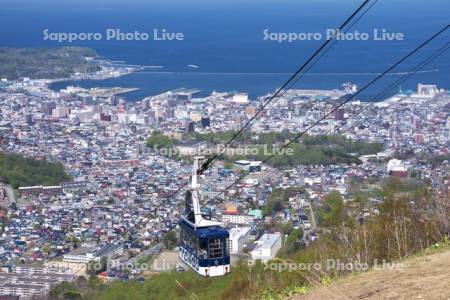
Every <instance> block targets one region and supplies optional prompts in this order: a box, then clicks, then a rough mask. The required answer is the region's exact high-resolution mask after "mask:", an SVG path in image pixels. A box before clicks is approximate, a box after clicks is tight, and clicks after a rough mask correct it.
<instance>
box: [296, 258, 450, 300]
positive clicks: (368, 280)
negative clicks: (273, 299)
mask: <svg viewBox="0 0 450 300" xmlns="http://www.w3.org/2000/svg"><path fill="white" fill-rule="evenodd" d="M397 267H398V269H396V270H395V269H394V270H382V271H380V270H374V271H369V272H367V273H362V274H358V275H354V276H351V277H347V278H344V279H342V280H339V281H336V282H333V283H332V284H329V285H327V286H323V287H319V288H317V289H313V290H312V291H310V292H309V293H308V294H307V295H303V296H296V297H294V298H291V299H295V300H300V299H327V300H328V299H426V300H428V299H431V300H435V299H446V300H447V299H448V300H450V251H446V252H444V253H437V254H432V255H428V256H423V257H417V258H413V259H409V260H406V261H405V262H404V263H403V265H402V267H400V266H397Z"/></svg>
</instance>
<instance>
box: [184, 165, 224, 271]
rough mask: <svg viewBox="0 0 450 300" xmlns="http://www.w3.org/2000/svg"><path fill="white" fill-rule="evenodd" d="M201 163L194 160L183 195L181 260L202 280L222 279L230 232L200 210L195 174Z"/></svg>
mask: <svg viewBox="0 0 450 300" xmlns="http://www.w3.org/2000/svg"><path fill="white" fill-rule="evenodd" d="M202 159H203V157H195V158H194V167H193V170H192V176H191V188H190V189H189V190H188V191H187V192H186V197H185V204H186V206H185V211H184V214H183V215H182V216H181V220H180V259H181V260H182V261H183V262H184V263H186V264H187V265H188V266H189V267H191V268H192V270H194V271H195V272H197V273H198V274H200V275H202V276H205V277H208V276H222V275H225V274H227V273H229V272H230V253H229V249H230V248H229V240H228V239H229V232H228V230H227V229H226V228H225V227H224V226H223V224H222V223H221V222H219V221H216V220H213V219H212V218H211V216H210V215H208V214H205V213H202V211H201V209H200V204H199V200H200V194H199V185H198V184H197V170H198V169H199V167H200V165H201V161H202Z"/></svg>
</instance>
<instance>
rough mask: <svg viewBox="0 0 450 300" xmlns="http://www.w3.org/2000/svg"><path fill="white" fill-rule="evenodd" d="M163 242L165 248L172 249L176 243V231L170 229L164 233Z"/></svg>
mask: <svg viewBox="0 0 450 300" xmlns="http://www.w3.org/2000/svg"><path fill="white" fill-rule="evenodd" d="M163 242H164V246H165V247H166V248H167V249H169V250H172V249H173V248H174V247H175V246H176V245H177V234H176V232H175V231H174V230H172V231H169V232H168V233H166V234H165V235H164V238H163Z"/></svg>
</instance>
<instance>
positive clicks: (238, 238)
mask: <svg viewBox="0 0 450 300" xmlns="http://www.w3.org/2000/svg"><path fill="white" fill-rule="evenodd" d="M250 231H251V228H250V227H236V228H231V230H230V253H233V254H236V253H240V252H241V251H242V249H243V248H244V247H245V244H247V243H248V241H249V239H250Z"/></svg>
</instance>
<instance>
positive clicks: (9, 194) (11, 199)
mask: <svg viewBox="0 0 450 300" xmlns="http://www.w3.org/2000/svg"><path fill="white" fill-rule="evenodd" d="M3 188H4V189H5V192H6V197H8V203H7V204H11V203H13V202H16V196H15V195H14V190H13V188H12V187H11V186H10V185H9V184H5V185H4V186H3Z"/></svg>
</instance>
